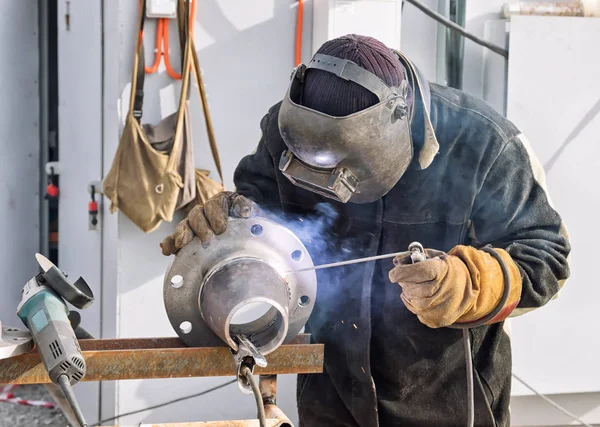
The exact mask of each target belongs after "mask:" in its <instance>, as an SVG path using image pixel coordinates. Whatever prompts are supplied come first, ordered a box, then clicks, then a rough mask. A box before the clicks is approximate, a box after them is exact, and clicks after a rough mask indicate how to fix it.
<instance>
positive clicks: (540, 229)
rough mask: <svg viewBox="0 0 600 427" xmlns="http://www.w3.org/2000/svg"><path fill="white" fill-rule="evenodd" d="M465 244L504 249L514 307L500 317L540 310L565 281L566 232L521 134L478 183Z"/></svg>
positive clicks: (506, 146) (537, 164)
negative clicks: (514, 275) (515, 290)
mask: <svg viewBox="0 0 600 427" xmlns="http://www.w3.org/2000/svg"><path fill="white" fill-rule="evenodd" d="M470 241H471V244H472V245H473V246H483V245H485V244H490V245H492V246H493V247H494V248H498V249H503V250H504V251H505V253H506V254H508V255H509V256H510V260H512V261H513V262H514V265H515V266H516V267H517V268H518V270H519V272H520V276H521V292H520V298H519V301H518V304H516V308H515V309H514V310H512V312H511V313H507V312H505V313H504V315H505V316H508V315H509V314H510V315H511V316H516V315H519V314H523V313H525V312H527V311H530V310H532V309H535V308H537V307H541V306H543V305H544V304H546V303H547V302H548V301H550V300H551V299H552V298H554V297H555V296H556V295H557V293H558V292H559V291H560V289H561V288H562V286H563V284H564V282H565V280H566V279H567V278H568V277H569V262H568V256H569V253H570V250H571V247H570V243H569V240H568V235H567V232H566V228H565V226H564V224H563V221H562V218H561V217H560V215H559V214H558V212H557V211H556V210H555V209H554V207H553V206H552V203H551V200H550V197H549V195H548V192H547V190H546V185H545V177H544V171H543V169H542V166H541V165H540V163H539V161H538V160H537V158H536V157H535V155H534V153H533V151H532V150H531V147H530V146H529V143H528V141H527V140H526V139H525V137H524V136H523V135H522V134H520V135H517V136H516V137H514V138H512V139H511V140H509V141H508V143H507V144H506V145H505V146H504V148H503V149H502V151H501V152H500V154H499V155H498V157H497V159H496V160H495V162H494V163H493V165H492V166H491V168H490V169H489V171H488V173H487V175H486V176H485V178H484V180H483V183H482V185H481V189H480V191H479V193H478V195H477V197H476V199H475V202H474V207H473V215H472V217H471V226H470ZM503 258H505V257H503ZM498 320H502V319H498Z"/></svg>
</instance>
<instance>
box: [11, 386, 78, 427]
mask: <svg viewBox="0 0 600 427" xmlns="http://www.w3.org/2000/svg"><path fill="white" fill-rule="evenodd" d="M12 393H14V394H15V396H16V397H19V398H21V399H27V400H44V401H46V402H54V401H53V400H52V397H51V396H50V394H48V392H47V391H46V389H45V388H44V386H42V385H37V384H36V385H22V386H18V387H17V388H15V389H14V390H13V391H12ZM41 426H45V427H46V426H47V427H70V426H69V424H68V422H67V420H66V419H65V417H64V416H63V414H62V412H61V411H60V409H58V408H57V407H55V408H41V407H37V406H26V405H20V404H17V403H12V402H0V427H41Z"/></svg>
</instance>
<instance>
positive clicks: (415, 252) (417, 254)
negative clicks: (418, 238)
mask: <svg viewBox="0 0 600 427" xmlns="http://www.w3.org/2000/svg"><path fill="white" fill-rule="evenodd" d="M408 251H409V252H410V260H411V261H412V263H413V264H416V263H417V262H422V261H425V260H426V259H427V256H426V255H425V249H424V248H423V245H422V244H420V243H419V242H412V243H411V244H410V245H408Z"/></svg>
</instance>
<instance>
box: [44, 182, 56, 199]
mask: <svg viewBox="0 0 600 427" xmlns="http://www.w3.org/2000/svg"><path fill="white" fill-rule="evenodd" d="M46 194H47V195H48V197H52V198H56V197H58V187H57V186H56V185H55V184H48V186H47V187H46Z"/></svg>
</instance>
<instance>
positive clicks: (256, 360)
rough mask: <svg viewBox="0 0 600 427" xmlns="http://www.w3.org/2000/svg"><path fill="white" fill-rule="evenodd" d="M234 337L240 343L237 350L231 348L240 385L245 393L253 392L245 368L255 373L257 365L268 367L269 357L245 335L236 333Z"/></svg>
mask: <svg viewBox="0 0 600 427" xmlns="http://www.w3.org/2000/svg"><path fill="white" fill-rule="evenodd" d="M233 338H234V340H235V341H236V343H237V345H238V349H237V351H234V350H233V349H232V350H231V354H232V355H233V361H234V363H235V367H236V375H237V380H238V386H239V387H240V390H242V392H243V393H245V394H252V385H251V384H250V381H249V380H248V378H247V376H246V375H244V374H243V371H244V368H248V369H249V370H250V373H252V374H253V373H254V367H255V366H256V365H258V366H259V367H261V368H266V367H267V359H265V356H263V355H262V354H261V353H260V352H259V351H258V350H257V348H256V347H255V346H254V344H252V342H250V340H249V339H248V338H247V337H246V336H245V335H235V336H234V337H233Z"/></svg>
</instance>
